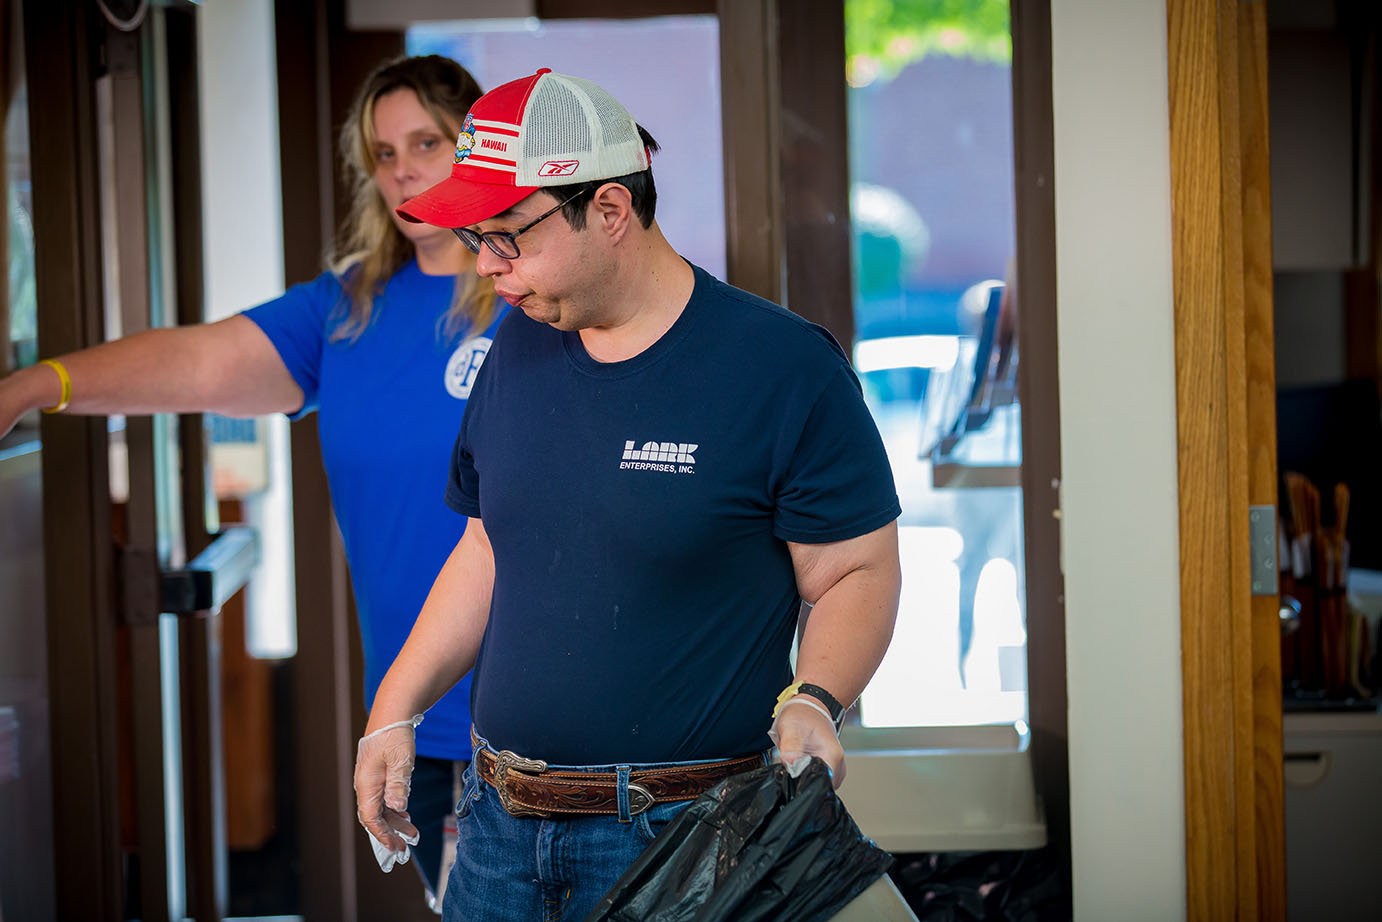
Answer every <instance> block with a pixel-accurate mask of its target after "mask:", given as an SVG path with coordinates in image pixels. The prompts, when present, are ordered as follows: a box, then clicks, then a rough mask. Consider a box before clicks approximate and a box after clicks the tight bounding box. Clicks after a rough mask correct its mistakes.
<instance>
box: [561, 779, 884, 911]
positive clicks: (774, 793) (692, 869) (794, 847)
mask: <svg viewBox="0 0 1382 922" xmlns="http://www.w3.org/2000/svg"><path fill="white" fill-rule="evenodd" d="M892 860H893V859H892V856H891V855H889V854H888V853H887V852H885V851H883V850H882V849H880V848H879V847H878V846H876V845H874V844H873V842H872V841H870V840H869V839H867V838H865V837H864V835H863V833H861V832H860V831H859V827H858V826H856V825H855V823H854V820H853V819H851V818H850V815H849V813H848V812H846V811H845V807H844V804H843V803H841V802H840V798H839V797H837V796H836V794H835V789H834V787H833V786H832V785H831V783H830V770H829V768H827V767H826V764H825V763H824V762H822V761H821V760H820V759H816V758H812V759H811V762H810V764H809V765H807V766H806V768H805V769H804V770H803V771H802V772H801V774H800V775H799V776H798V777H796V778H793V777H792V776H791V775H790V774H789V773H788V771H787V768H786V767H785V766H783V765H780V764H776V765H769V766H765V767H764V768H760V769H755V770H753V771H749V772H744V773H743V774H740V775H735V776H734V777H732V778H726V779H725V780H724V781H721V782H720V783H719V784H717V785H716V786H715V787H713V788H711V789H710V790H708V791H706V792H705V793H704V794H702V795H701V796H700V797H699V798H697V799H696V800H695V801H694V802H693V803H692V804H691V805H690V806H689V807H687V808H686V809H685V810H683V811H682V812H681V813H680V814H679V815H678V816H677V818H676V819H675V820H673V821H672V822H671V823H670V824H668V826H667V828H666V829H664V830H663V831H662V833H661V834H660V835H659V836H658V837H657V838H656V839H655V840H654V841H653V843H652V844H651V845H649V846H648V847H647V849H645V850H644V852H643V854H642V855H640V856H639V857H638V860H637V861H635V862H634V863H633V866H632V867H630V868H629V869H628V870H627V871H626V872H624V876H623V877H621V878H619V881H618V882H617V883H616V884H615V885H614V887H613V888H611V889H610V891H609V892H608V893H606V894H605V896H604V898H603V899H602V900H601V901H600V903H599V905H597V906H596V907H595V909H594V910H593V911H592V912H591V913H590V915H588V916H586V919H585V922H758V920H766V919H782V920H788V919H790V920H793V922H816V920H821V922H824V920H827V919H830V918H831V917H832V916H834V915H835V914H836V913H838V912H839V911H840V910H841V909H843V908H844V907H845V905H846V904H847V903H849V901H850V900H852V899H854V898H855V897H856V896H858V895H859V894H861V893H863V892H864V891H865V890H867V889H868V888H869V886H871V885H872V884H873V883H874V881H876V880H878V878H880V877H882V876H883V874H884V873H885V872H886V871H887V870H888V867H889V866H890V865H891V864H892Z"/></svg>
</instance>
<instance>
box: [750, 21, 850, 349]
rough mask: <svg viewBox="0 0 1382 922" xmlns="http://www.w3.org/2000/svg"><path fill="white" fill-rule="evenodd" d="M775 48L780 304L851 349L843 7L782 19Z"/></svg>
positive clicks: (778, 26)
mask: <svg viewBox="0 0 1382 922" xmlns="http://www.w3.org/2000/svg"><path fill="white" fill-rule="evenodd" d="M777 46H778V58H779V75H778V93H777V95H778V101H779V105H780V106H781V111H780V113H779V115H778V157H779V165H778V175H779V176H780V178H781V179H780V181H781V193H780V197H779V202H780V208H781V213H782V246H783V250H784V253H783V257H784V262H785V264H786V291H785V292H784V296H785V300H784V301H783V304H784V305H785V306H786V307H788V308H789V309H791V310H792V311H794V312H795V313H797V314H800V315H801V316H803V317H805V318H806V319H807V320H811V321H813V322H815V323H819V324H820V325H821V326H824V327H825V328H826V329H828V330H830V332H831V333H833V334H834V335H835V338H836V339H838V340H839V341H840V342H841V343H843V344H844V346H845V349H846V351H849V350H850V349H851V346H852V344H853V340H854V287H853V282H852V280H851V261H850V226H849V157H848V145H846V144H845V142H844V139H845V138H846V137H848V131H847V130H846V125H847V121H848V114H847V109H846V99H845V10H844V3H842V2H832V3H813V4H806V5H803V6H801V7H797V8H794V9H793V15H790V16H779V17H778V25H777ZM728 127H729V123H728V122H727V123H726V129H727V131H726V135H727V136H728Z"/></svg>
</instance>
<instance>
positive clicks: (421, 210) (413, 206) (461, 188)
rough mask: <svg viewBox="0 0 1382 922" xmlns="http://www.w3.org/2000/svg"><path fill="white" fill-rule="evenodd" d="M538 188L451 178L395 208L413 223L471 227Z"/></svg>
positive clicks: (504, 209) (519, 200)
mask: <svg viewBox="0 0 1382 922" xmlns="http://www.w3.org/2000/svg"><path fill="white" fill-rule="evenodd" d="M538 188H539V187H538V186H503V185H499V184H498V183H488V182H474V181H472V180H466V179H458V178H457V177H455V176H448V177H446V178H445V179H443V180H442V181H441V182H439V183H437V184H436V185H435V186H433V187H432V188H430V189H428V190H427V191H425V192H421V193H419V194H417V195H415V196H413V197H412V198H410V199H408V201H406V202H404V203H403V204H402V205H399V206H398V208H397V209H396V210H397V212H398V215H399V217H401V218H403V219H404V220H405V221H412V222H413V223H414V224H435V225H437V226H438V227H469V226H470V225H471V224H479V223H480V222H481V221H484V220H487V219H489V218H492V217H494V216H495V215H497V214H499V213H500V212H504V211H508V210H509V209H510V208H512V207H513V206H514V205H517V204H518V203H519V202H521V201H523V200H524V199H525V198H527V197H528V196H530V195H532V194H533V193H534V192H536V191H538Z"/></svg>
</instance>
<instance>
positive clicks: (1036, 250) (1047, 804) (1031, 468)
mask: <svg viewBox="0 0 1382 922" xmlns="http://www.w3.org/2000/svg"><path fill="white" fill-rule="evenodd" d="M1010 9H1011V17H1012V42H1013V61H1012V82H1013V97H1012V100H1013V103H1012V105H1013V156H1014V161H1015V162H1014V165H1013V166H1014V169H1013V176H1014V184H1015V190H1014V191H1015V205H1016V218H1017V277H1016V278H1015V279H1014V280H1013V288H1014V292H1015V295H1016V298H1017V305H1018V307H1017V318H1018V320H1017V340H1018V353H1019V355H1020V356H1021V359H1020V361H1019V362H1018V366H1017V373H1018V392H1019V396H1020V399H1021V404H1022V522H1023V535H1022V544H1023V548H1024V550H1025V555H1026V581H1027V686H1028V699H1027V700H1028V711H1029V716H1030V720H1031V727H1032V760H1033V766H1034V771H1035V774H1036V784H1037V791H1038V793H1039V795H1040V797H1041V801H1042V808H1043V812H1044V814H1045V819H1046V831H1047V840H1048V842H1049V843H1050V846H1051V849H1052V851H1053V852H1054V854H1056V855H1057V856H1059V859H1060V861H1061V864H1062V872H1063V875H1064V880H1065V885H1066V891H1067V892H1070V884H1071V866H1070V757H1069V730H1068V726H1067V710H1068V704H1069V701H1068V696H1067V691H1066V683H1065V578H1064V575H1063V574H1062V573H1061V560H1060V546H1061V523H1060V511H1061V499H1060V496H1061V494H1060V483H1061V450H1060V381H1059V371H1058V365H1057V360H1056V356H1057V337H1056V333H1057V322H1056V184H1055V131H1054V114H1053V111H1052V99H1051V9H1050V5H1049V4H1044V3H1020V2H1013V3H1011V4H1010Z"/></svg>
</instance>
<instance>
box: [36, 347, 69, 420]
mask: <svg viewBox="0 0 1382 922" xmlns="http://www.w3.org/2000/svg"><path fill="white" fill-rule="evenodd" d="M39 364H40V365H47V366H49V367H50V368H52V369H53V370H54V371H56V372H57V373H58V378H59V379H60V380H61V381H62V399H61V400H59V401H58V404H57V406H54V407H48V408H47V409H45V410H44V411H43V412H44V413H61V412H62V411H63V410H65V409H67V405H68V404H69V403H71V402H72V376H71V375H69V374H68V373H67V369H66V368H63V367H62V363H61V362H59V361H58V360H57V359H44V360H43V361H41V362H39Z"/></svg>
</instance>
